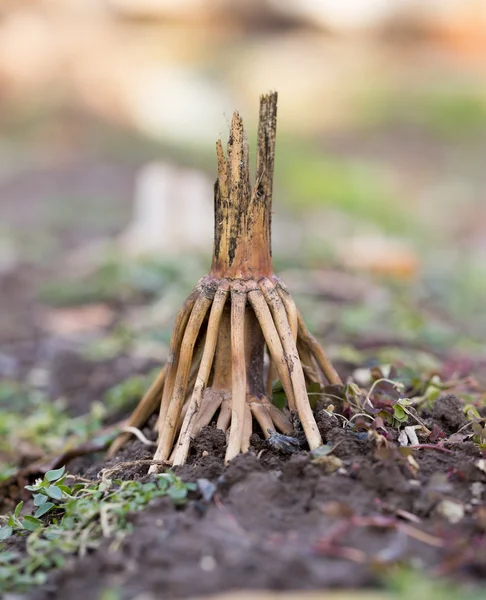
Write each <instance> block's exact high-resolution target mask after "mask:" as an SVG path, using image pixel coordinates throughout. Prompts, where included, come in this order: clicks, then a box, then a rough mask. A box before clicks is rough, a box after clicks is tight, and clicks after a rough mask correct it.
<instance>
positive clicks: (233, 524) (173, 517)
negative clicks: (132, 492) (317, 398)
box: [30, 396, 486, 600]
mask: <svg viewBox="0 0 486 600" xmlns="http://www.w3.org/2000/svg"><path fill="white" fill-rule="evenodd" d="M459 405H460V401H459V400H458V399H457V398H455V397H454V396H445V397H444V398H442V399H440V400H438V401H437V403H436V404H435V407H434V410H433V413H432V415H431V417H430V419H428V421H427V424H428V425H429V426H432V425H433V424H434V423H435V424H436V425H437V426H440V427H444V430H447V433H455V432H456V431H457V430H458V429H459V428H460V427H461V426H462V425H463V424H464V422H463V419H462V418H460V417H458V415H461V411H460V410H458V408H459ZM316 414H317V418H318V424H319V428H320V430H321V433H322V434H323V436H324V439H325V441H326V442H328V443H331V444H333V445H334V448H335V449H334V451H333V452H332V456H334V457H337V458H338V459H340V461H338V462H337V463H336V462H335V461H334V459H333V460H332V461H329V460H326V461H319V460H315V459H313V458H312V456H311V455H310V453H308V452H306V451H304V450H303V451H299V452H297V453H294V454H290V455H286V454H281V453H280V452H279V451H276V450H274V449H272V448H271V447H269V446H268V445H267V444H266V442H264V441H263V439H262V438H260V435H259V434H254V435H253V438H252V447H251V450H250V452H248V453H247V454H244V455H240V456H238V457H237V458H235V459H234V460H233V461H232V462H231V463H230V464H229V465H228V466H227V467H225V466H224V465H223V459H224V451H225V435H224V434H223V433H222V432H221V431H219V430H218V429H216V428H215V427H214V426H209V427H206V428H205V429H204V430H203V431H202V432H201V434H200V435H199V436H198V438H197V439H196V440H195V444H194V448H193V450H192V453H191V456H190V459H189V462H188V464H187V465H186V466H184V467H181V468H178V469H176V473H177V474H178V475H179V476H181V477H182V478H183V479H184V480H187V481H196V482H197V483H198V491H197V492H194V493H193V494H192V498H191V499H190V501H189V502H188V504H187V505H186V506H185V507H183V508H181V507H177V508H176V507H174V505H173V504H172V502H171V501H169V500H168V499H166V498H163V499H158V500H156V501H154V502H152V503H151V504H150V505H149V507H148V508H147V510H145V511H143V512H141V513H139V514H136V515H134V516H133V532H132V533H131V534H130V535H128V536H127V537H126V538H125V539H124V541H123V543H122V545H121V547H120V548H119V549H118V550H116V551H113V549H111V548H110V544H109V542H108V541H107V542H106V543H105V544H104V545H103V546H102V547H101V548H100V549H99V550H98V551H96V552H94V553H93V554H91V555H89V556H87V557H85V558H84V559H81V560H79V559H78V560H74V561H73V562H72V563H71V565H70V566H69V567H67V568H64V569H63V570H60V571H58V572H55V573H53V574H52V576H51V577H50V579H49V582H48V584H47V585H45V586H44V587H43V588H42V589H38V590H36V591H35V592H34V593H32V594H31V596H30V598H32V599H33V600H48V599H49V600H51V599H54V598H71V599H73V600H77V599H78V598H80V599H81V598H83V599H84V598H86V597H89V598H98V597H100V594H101V593H102V591H103V590H105V589H110V588H115V589H117V590H119V593H120V598H123V599H125V598H126V599H128V598H135V597H139V596H138V595H139V594H142V593H147V594H152V595H151V596H148V597H153V598H169V597H170V598H185V597H192V596H200V595H205V594H210V593H216V592H221V591H225V590H234V589H272V590H307V589H324V588H325V589H329V588H363V587H365V588H367V587H371V586H372V587H375V586H380V583H381V582H382V579H383V574H384V572H386V571H387V569H388V570H391V569H392V568H393V566H394V565H397V564H402V565H404V564H405V565H412V566H420V567H421V568H425V569H426V570H427V571H428V572H429V573H432V574H435V575H444V576H448V577H454V580H455V581H456V582H457V581H461V582H463V583H465V584H468V585H469V584H477V583H479V582H480V581H481V580H482V579H483V578H484V577H485V576H486V538H485V528H486V522H485V515H484V505H481V504H480V502H479V500H478V496H477V489H478V488H479V489H484V485H485V484H486V472H485V471H484V468H482V467H481V468H479V466H480V465H481V464H482V463H478V461H479V460H480V459H481V453H480V451H479V450H478V447H477V445H475V444H474V443H472V442H469V441H464V442H461V443H456V444H447V443H446V444H444V445H442V446H440V447H439V448H431V447H427V448H423V449H417V450H415V451H414V453H413V456H414V459H415V461H416V463H415V464H414V465H412V464H411V463H410V462H409V461H408V460H407V459H406V458H405V457H403V456H401V455H397V454H396V453H393V452H390V453H388V454H387V453H382V452H380V451H378V450H377V445H376V443H375V442H373V441H370V440H368V439H366V436H363V435H359V434H356V433H353V432H348V431H345V430H344V429H343V427H342V426H341V425H340V423H339V421H338V420H337V418H336V417H329V416H328V413H327V412H325V411H324V410H323V406H322V405H319V406H318V407H317V409H316ZM145 433H147V434H150V433H152V432H151V429H150V427H148V428H146V431H145ZM363 438H364V439H363ZM151 455H152V452H151V450H150V449H147V448H146V447H144V446H143V445H142V444H141V443H140V442H139V441H138V440H134V441H131V442H130V443H129V444H128V445H127V446H126V447H125V448H124V449H123V450H122V451H121V452H120V454H119V455H118V456H117V457H116V458H115V459H113V460H112V461H109V462H96V461H93V459H91V463H90V464H89V461H88V462H87V460H88V459H86V458H84V459H78V463H77V464H76V463H73V464H72V465H71V466H70V471H71V472H72V471H73V469H76V470H79V471H80V472H82V473H83V474H84V475H85V476H91V477H96V474H97V473H98V472H99V470H100V469H101V468H110V467H113V465H115V464H118V465H119V466H120V467H121V468H120V470H119V472H118V473H117V476H120V477H122V478H127V479H146V478H148V477H150V476H148V475H147V474H146V473H147V464H146V462H140V463H139V464H137V463H136V461H144V460H147V459H150V458H151ZM327 458H329V457H327ZM124 462H126V463H130V464H127V465H126V466H125V467H124V466H123V463H124ZM134 462H135V464H134ZM478 464H479V466H478ZM339 465H340V466H339ZM336 466H339V468H338V469H337V470H334V471H333V472H329V471H330V470H332V469H333V468H335V467H336ZM211 484H213V486H214V488H213V487H212V486H211ZM473 484H474V485H473ZM475 490H476V491H475ZM212 492H214V493H212ZM450 502H454V503H455V504H454V506H457V507H461V509H462V510H464V516H463V518H462V519H460V521H459V522H457V523H454V522H451V520H452V521H454V518H453V516H450V515H449V516H444V515H447V514H448V513H446V509H445V508H444V507H445V506H450ZM140 597H142V596H140ZM143 597H145V596H143Z"/></svg>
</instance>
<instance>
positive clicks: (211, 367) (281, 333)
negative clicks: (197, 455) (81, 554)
mask: <svg viewBox="0 0 486 600" xmlns="http://www.w3.org/2000/svg"><path fill="white" fill-rule="evenodd" d="M190 298H191V301H190V302H189V303H186V304H185V307H186V309H185V310H184V312H183V313H182V315H183V317H182V318H181V317H179V319H178V321H179V323H182V325H179V327H178V328H177V329H176V330H175V333H174V335H173V344H172V346H171V347H172V348H173V351H174V352H175V353H176V355H175V356H174V359H173V360H172V361H171V362H170V363H168V365H167V367H166V368H164V370H163V371H161V373H160V374H159V377H158V378H157V380H156V381H155V382H154V384H153V385H152V387H151V388H150V390H149V391H148V392H147V394H146V395H145V396H144V398H143V399H142V401H141V402H140V404H139V406H138V407H137V409H136V410H135V412H134V413H133V415H132V417H131V418H130V420H129V421H128V424H130V425H132V426H135V427H138V428H140V427H142V426H143V425H144V424H145V423H146V421H147V420H148V419H149V417H150V416H151V415H152V414H153V413H154V412H156V410H159V411H160V413H162V411H163V412H164V414H165V416H164V420H163V421H160V422H159V423H160V424H161V425H162V426H161V427H160V429H159V442H158V447H157V451H156V453H155V456H154V460H156V461H160V462H162V463H167V462H170V463H172V464H173V465H182V464H184V463H185V462H186V460H187V457H188V454H189V451H190V446H191V441H192V440H193V439H194V438H195V437H196V436H197V435H198V433H199V432H200V431H201V429H202V428H203V427H204V426H206V425H208V424H209V423H211V421H212V420H213V419H215V420H216V426H217V427H218V428H219V429H221V430H222V431H225V432H227V433H228V447H227V452H226V457H225V460H226V462H228V461H230V460H231V459H232V458H234V457H235V456H236V455H237V454H238V453H239V452H242V451H243V452H245V451H247V450H248V448H249V446H250V437H251V435H252V433H253V430H254V429H253V427H254V425H253V421H255V422H256V423H257V424H258V427H259V429H260V430H261V432H262V433H263V435H264V436H265V437H266V438H267V437H268V436H269V431H273V430H278V431H281V432H282V433H284V434H287V435H288V434H290V433H291V432H292V424H291V423H292V421H291V418H290V414H291V413H292V412H295V413H296V414H297V416H298V417H299V419H300V422H301V423H302V426H303V429H304V433H305V434H306V438H307V441H308V443H309V447H310V448H316V447H318V446H319V445H320V444H321V443H322V440H321V437H320V434H319V431H318V429H317V425H316V422H315V419H314V416H313V414H312V410H311V408H310V404H309V400H308V396H307V387H306V379H307V380H308V381H319V380H320V379H321V378H322V377H323V376H324V375H326V377H327V376H328V375H329V369H328V368H327V364H328V363H327V362H326V363H324V364H326V373H324V372H319V370H318V366H317V365H318V364H319V366H320V364H321V363H322V356H321V357H320V358H318V356H319V355H318V354H317V356H316V346H315V344H317V342H315V344H314V343H311V342H309V336H310V334H308V332H307V330H306V329H303V324H302V320H301V318H300V316H299V314H298V312H297V311H294V310H293V307H292V304H293V302H292V300H291V297H290V294H288V291H285V295H284V296H282V295H281V288H280V284H279V283H278V282H277V281H276V280H274V279H273V278H261V279H260V281H258V282H256V281H253V280H247V281H241V280H233V281H231V280H227V279H223V280H214V279H209V278H207V279H206V280H205V281H204V283H203V284H202V285H201V284H199V285H198V286H197V288H196V290H195V293H193V294H191V296H190ZM284 298H285V302H284ZM293 306H295V305H293ZM187 307H189V308H187ZM289 307H290V310H289ZM225 311H226V312H229V318H228V316H226V317H225V316H224V315H225ZM208 313H209V316H207V315H208ZM293 315H295V317H293ZM206 317H207V318H206ZM247 319H254V321H255V323H257V326H258V327H259V328H260V330H261V334H262V337H263V339H264V342H265V349H266V351H267V352H268V353H269V355H270V356H271V357H272V363H271V364H273V365H275V372H276V373H277V376H278V377H279V379H280V381H281V382H282V384H283V387H284V390H285V392H286V396H287V401H288V407H289V409H290V412H289V411H287V412H285V411H281V410H280V409H278V408H277V407H276V406H275V405H273V404H272V402H271V398H270V397H269V396H268V394H267V393H266V390H265V389H262V390H261V391H260V393H254V390H251V385H250V379H251V378H250V374H249V366H250V365H249V357H248V351H247V349H246V348H245V321H246V320H247ZM296 323H298V327H299V329H298V335H297V340H296V339H295V338H294V333H293V331H292V330H294V331H295V329H296ZM202 329H204V331H202ZM301 331H302V332H303V334H304V335H303V337H301ZM247 336H248V334H247ZM198 338H199V339H201V340H202V342H201V348H200V349H199V350H198V353H197V354H198V355H199V356H198V357H196V353H195V351H194V348H195V344H196V340H197V339H198ZM228 340H229V341H230V344H229V346H228ZM299 348H301V349H302V350H301V352H299ZM218 349H219V354H218ZM228 354H229V355H230V356H229V357H228ZM228 360H230V363H231V364H230V365H228ZM319 360H320V361H321V363H319ZM195 364H196V365H197V375H196V377H195V378H194V380H193V381H194V383H193V386H192V388H190V389H187V386H188V381H189V373H190V371H191V370H194V369H195V366H194V365H195ZM221 365H223V367H221ZM215 367H219V373H215ZM171 370H173V371H175V372H176V373H175V376H172V380H173V384H172V394H171V395H170V396H168V397H167V399H166V400H165V401H166V402H167V406H166V408H165V410H164V406H163V404H164V397H165V396H166V394H167V389H168V384H167V381H168V380H169V374H170V371H171ZM221 371H223V375H221ZM225 385H226V390H225V389H221V388H224V386H225ZM228 385H230V389H228ZM162 391H163V392H164V393H162ZM186 397H188V398H189V400H188V401H187V402H186V403H185V404H184V399H185V398H186ZM183 411H185V412H183ZM129 435H130V434H123V435H122V436H120V437H119V438H118V439H117V440H116V441H115V442H114V444H113V446H112V449H111V450H110V454H111V455H113V454H114V453H116V451H118V450H119V448H120V447H121V446H122V445H123V443H124V442H125V441H126V439H127V438H128V437H129ZM176 435H177V440H176V439H175V438H176ZM151 469H152V471H156V470H157V469H158V465H153V466H152V467H151Z"/></svg>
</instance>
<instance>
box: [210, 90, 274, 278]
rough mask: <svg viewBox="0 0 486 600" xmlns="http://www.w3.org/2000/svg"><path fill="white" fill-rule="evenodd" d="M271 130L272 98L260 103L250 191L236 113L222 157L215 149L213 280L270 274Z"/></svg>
mask: <svg viewBox="0 0 486 600" xmlns="http://www.w3.org/2000/svg"><path fill="white" fill-rule="evenodd" d="M276 126H277V93H276V92H271V93H269V94H266V95H264V96H261V98H260V115H259V123H258V149H257V169H256V180H255V185H254V186H253V188H252V186H251V183H250V164H249V163H250V161H249V152H248V140H247V139H246V134H245V130H244V128H243V121H242V120H241V118H240V116H239V114H238V113H237V112H235V113H234V115H233V120H232V122H231V130H230V137H229V140H228V149H227V156H225V155H224V151H223V146H222V143H221V140H218V142H217V143H216V153H217V157H218V180H217V181H216V184H215V187H214V254H213V263H212V266H211V275H212V276H214V277H228V278H244V279H247V278H251V277H262V276H267V275H270V274H271V273H272V272H273V267H272V252H271V211H272V184H273V168H274V162H275V134H276Z"/></svg>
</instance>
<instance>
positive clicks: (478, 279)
mask: <svg viewBox="0 0 486 600" xmlns="http://www.w3.org/2000/svg"><path fill="white" fill-rule="evenodd" d="M485 51H486V6H485V4H484V2H483V1H482V0H449V1H448V2H447V3H445V2H443V1H441V0H429V1H428V2H427V3H424V2H421V1H419V0H400V1H398V0H397V1H395V2H393V3H390V2H388V1H386V0H353V1H351V0H350V1H348V2H345V3H336V2H333V1H332V0H321V1H317V0H314V1H313V0H265V1H262V0H252V1H248V0H238V1H230V0H177V1H176V0H105V1H100V0H98V1H94V0H93V1H88V0H31V1H28V0H15V1H10V2H9V1H4V2H3V3H2V4H1V7H0V103H1V113H0V154H1V157H2V160H1V161H0V274H1V277H2V283H1V287H0V293H1V298H2V300H1V301H2V313H3V315H2V318H1V319H0V335H1V337H2V339H4V340H6V341H7V342H9V341H10V340H12V339H16V338H18V337H19V336H20V337H22V338H23V339H27V338H29V336H32V334H33V332H34V331H38V330H39V328H40V330H41V331H45V329H46V327H47V326H46V323H47V322H48V319H47V317H46V314H45V312H44V311H41V312H39V310H38V305H37V302H38V300H39V289H40V288H43V286H45V284H46V282H49V281H51V280H58V279H61V280H67V281H69V280H71V281H75V282H76V281H77V282H78V283H79V281H84V279H83V278H86V277H88V278H89V277H91V276H92V274H93V272H95V271H96V269H98V268H100V265H104V264H105V263H106V260H107V257H108V258H109V260H110V261H112V262H113V261H115V262H116V261H118V262H122V263H123V264H126V262H127V261H131V260H134V259H133V257H140V256H145V257H146V256H152V257H155V259H156V260H158V261H161V262H163V263H164V265H165V267H164V268H168V267H167V264H172V266H171V267H170V269H172V271H171V272H175V273H176V274H178V275H177V276H179V275H180V274H181V273H188V275H186V276H182V275H181V277H182V278H183V280H184V283H183V284H181V290H182V291H181V292H180V295H181V296H182V295H183V292H185V291H187V290H188V289H189V287H190V285H191V283H192V277H193V276H196V274H199V271H200V269H201V268H202V269H203V272H204V270H205V269H206V268H207V267H205V266H204V265H207V263H208V256H209V253H210V251H211V242H212V198H211V182H212V179H213V178H214V174H215V157H214V142H215V139H216V137H218V136H219V135H221V136H222V138H223V139H225V137H226V135H227V131H228V122H229V120H230V119H231V115H232V111H233V110H234V109H238V110H239V111H240V112H241V114H242V115H243V117H244V119H245V122H246V124H247V128H248V130H249V134H250V137H254V132H255V125H256V124H255V118H256V116H257V106H258V95H259V94H260V93H261V92H264V91H267V90H268V89H277V90H278V91H279V123H278V136H279V137H278V142H277V167H276V184H275V185H276V193H275V199H274V211H275V213H276V214H275V235H274V238H275V239H274V247H275V257H276V263H277V266H278V267H279V268H280V269H282V268H285V269H293V270H292V271H289V272H288V276H289V278H290V281H289V284H292V283H293V285H294V286H295V288H296V289H297V291H298V292H301V293H302V296H303V298H304V300H303V301H304V302H307V303H308V304H309V315H310V316H309V318H310V320H311V323H312V322H313V324H314V325H315V326H316V327H318V326H320V327H321V328H322V330H332V331H334V330H338V331H346V332H348V333H349V334H350V335H351V336H352V335H355V334H357V333H362V332H363V331H364V332H374V333H376V332H377V331H381V330H382V329H385V330H386V334H387V335H395V334H400V335H404V336H405V337H407V338H411V339H415V338H420V337H421V336H422V337H424V338H426V339H427V341H432V342H433V343H438V344H445V345H450V344H459V345H461V344H462V346H464V347H465V348H466V349H468V351H469V350H471V344H473V346H474V352H480V351H481V343H480V342H481V337H482V333H483V332H486V317H485V311H484V301H485V300H486V286H485V283H484V281H485V266H484V265H485V257H486V235H485V234H486V202H485V199H484V190H485V187H486V186H485V184H486V171H485V169H484V158H485V157H484V153H485V150H484V148H485V143H484V142H485V140H486V87H485V78H486V63H485V61H484V54H485ZM194 251H196V255H198V256H200V257H202V258H201V261H199V259H196V262H197V267H194V258H191V256H192V257H193V256H194ZM191 261H192V262H191ZM191 265H192V266H191ZM200 265H203V266H200ZM302 268H305V269H312V270H311V271H307V270H306V271H305V273H304V274H303V275H302V273H301V272H300V271H299V270H300V269H302ZM170 269H169V270H170ZM338 275H339V276H338ZM370 276H371V277H372V278H373V277H376V276H378V277H379V280H380V284H379V285H380V286H382V284H383V280H382V279H381V278H383V277H385V280H386V283H385V284H383V285H385V290H386V291H384V292H383V289H381V287H380V289H381V291H380V292H378V293H377V294H374V293H368V292H369V290H373V289H374V288H373V285H376V279H371V280H370V279H369V277H370ZM184 277H185V279H184ZM363 277H364V278H365V279H362V278H363ZM186 280H187V281H186ZM117 281H118V280H117ZM373 282H374V283H373ZM390 282H391V283H390ZM109 285H111V284H110V281H108V282H107V283H106V286H107V287H109ZM154 285H155V287H156V288H157V284H154ZM186 285H187V286H188V287H187V289H186ZM353 286H354V287H353ZM359 286H361V288H360V287H359ZM101 287H102V286H101ZM115 287H116V286H115ZM162 288H163V285H162V284H161V287H160V288H157V289H160V290H162ZM358 288H359V289H360V290H361V289H364V290H365V292H366V293H365V292H362V291H361V292H357V291H356V289H358ZM366 290H368V291H366ZM390 294H391V295H390ZM72 295H74V296H76V294H75V293H73V294H72ZM115 295H116V293H115ZM47 296H49V294H47ZM47 296H46V295H42V294H41V297H42V298H46V297H47ZM53 296H54V303H55V304H63V303H64V301H63V300H62V298H61V299H60V298H59V297H55V296H56V293H55V292H52V293H51V294H50V296H49V298H50V300H49V299H48V300H46V302H47V301H50V302H52V301H53ZM67 296H69V294H67ZM176 296H177V298H179V294H176ZM63 297H64V296H63ZM312 297H315V298H316V304H313V303H312V300H311V299H310V298H312ZM323 297H324V299H326V298H327V299H329V298H330V299H331V301H332V302H334V304H332V305H331V306H330V308H329V310H327V311H326V310H325V305H323V304H322V298H323ZM349 297H351V298H352V299H353V302H354V304H352V306H351V307H346V306H344V309H343V307H342V306H340V308H339V310H337V309H336V305H335V301H336V299H337V300H338V301H341V300H344V301H348V300H349ZM69 298H70V300H69V302H70V303H71V304H72V303H73V300H72V297H71V296H69ZM305 298H307V300H306V299H305ZM370 298H371V299H370ZM98 300H104V297H103V295H101V297H96V294H94V296H93V297H88V298H86V297H83V296H82V297H81V298H78V303H79V304H84V303H85V302H86V301H89V302H92V301H98ZM74 303H76V302H74ZM313 307H319V309H318V310H317V308H316V311H314V312H313V311H312V310H311V309H312V308H313ZM424 310H425V312H424ZM167 312H168V314H169V313H170V312H171V311H170V310H169V309H168V310H167ZM83 315H84V316H82V317H81V319H82V320H83V319H88V321H89V318H92V315H91V317H90V316H89V313H83ZM86 315H88V316H86ZM46 319H47V321H46ZM95 321H96V318H95ZM108 321H109V319H108ZM108 321H107V322H108ZM101 323H104V321H103V319H102V318H101ZM57 327H61V326H59V325H57ZM47 328H48V327H47ZM81 328H82V326H81ZM48 329H49V328H48ZM61 329H62V327H61ZM75 329H76V327H75ZM68 330H69V326H68ZM474 340H476V342H474ZM474 344H476V345H474ZM462 346H461V347H462Z"/></svg>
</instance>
